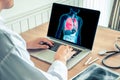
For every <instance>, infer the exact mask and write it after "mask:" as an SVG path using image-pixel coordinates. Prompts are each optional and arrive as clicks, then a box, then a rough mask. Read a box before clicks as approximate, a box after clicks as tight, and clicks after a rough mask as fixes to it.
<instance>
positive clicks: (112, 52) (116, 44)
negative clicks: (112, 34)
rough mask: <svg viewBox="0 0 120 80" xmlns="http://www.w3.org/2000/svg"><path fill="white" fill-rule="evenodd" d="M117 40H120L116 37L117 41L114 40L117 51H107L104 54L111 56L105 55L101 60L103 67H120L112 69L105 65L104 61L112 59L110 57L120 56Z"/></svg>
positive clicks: (119, 67)
mask: <svg viewBox="0 0 120 80" xmlns="http://www.w3.org/2000/svg"><path fill="white" fill-rule="evenodd" d="M119 40H120V39H119V37H118V40H116V43H115V47H116V49H117V50H118V51H117V50H116V51H108V52H106V53H111V54H109V55H107V56H106V57H105V58H104V59H103V60H102V64H103V65H104V66H106V67H108V68H112V69H120V66H116V67H113V66H109V65H107V64H106V63H105V61H106V60H107V59H108V58H110V57H112V56H114V55H117V54H120V46H119V45H118V43H117V42H118V41H119Z"/></svg>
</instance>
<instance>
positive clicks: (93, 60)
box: [88, 58, 99, 64]
mask: <svg viewBox="0 0 120 80" xmlns="http://www.w3.org/2000/svg"><path fill="white" fill-rule="evenodd" d="M97 60H99V58H96V59H94V60H92V61H91V62H89V63H88V64H92V63H94V62H96V61H97Z"/></svg>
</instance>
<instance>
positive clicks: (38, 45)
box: [26, 38, 53, 49]
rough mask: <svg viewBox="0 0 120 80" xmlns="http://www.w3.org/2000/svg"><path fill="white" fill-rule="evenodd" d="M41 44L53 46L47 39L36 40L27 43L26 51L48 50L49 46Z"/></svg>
mask: <svg viewBox="0 0 120 80" xmlns="http://www.w3.org/2000/svg"><path fill="white" fill-rule="evenodd" d="M41 43H47V44H48V45H49V46H53V42H52V41H51V40H49V39H47V38H37V39H35V40H32V41H28V42H27V43H26V44H27V49H48V48H49V46H48V45H47V44H41Z"/></svg>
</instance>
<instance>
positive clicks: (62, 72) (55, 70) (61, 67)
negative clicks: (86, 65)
mask: <svg viewBox="0 0 120 80" xmlns="http://www.w3.org/2000/svg"><path fill="white" fill-rule="evenodd" d="M48 73H50V74H52V75H53V76H57V77H58V78H59V79H60V80H67V77H68V76H67V73H68V70H67V67H66V65H65V64H63V63H62V62H61V61H59V60H56V61H54V62H53V64H52V65H51V66H50V68H49V70H48Z"/></svg>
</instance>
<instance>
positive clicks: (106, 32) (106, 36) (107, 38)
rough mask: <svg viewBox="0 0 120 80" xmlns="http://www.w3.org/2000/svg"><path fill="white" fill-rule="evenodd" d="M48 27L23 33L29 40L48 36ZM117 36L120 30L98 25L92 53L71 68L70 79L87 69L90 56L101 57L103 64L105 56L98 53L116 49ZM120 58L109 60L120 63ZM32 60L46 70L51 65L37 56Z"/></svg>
mask: <svg viewBox="0 0 120 80" xmlns="http://www.w3.org/2000/svg"><path fill="white" fill-rule="evenodd" d="M47 29H48V23H46V24H43V25H40V26H38V27H36V28H34V29H31V30H29V31H26V32H24V33H22V34H21V35H22V37H23V38H24V39H25V40H26V41H29V40H32V39H35V38H38V37H46V34H47ZM117 37H120V32H118V31H114V30H110V29H108V28H103V27H98V29H97V33H96V37H95V41H94V46H93V50H92V52H91V54H89V55H88V56H87V57H86V58H84V59H83V60H82V61H81V62H79V63H78V64H77V65H76V66H75V67H73V68H72V69H71V70H69V72H68V78H69V79H70V78H71V77H73V76H74V75H76V74H77V73H79V72H80V71H82V70H83V69H85V68H86V67H87V66H84V63H85V62H86V60H87V59H88V58H89V57H90V56H92V57H93V58H96V57H99V58H100V60H98V61H97V62H96V63H98V64H100V65H101V60H102V59H103V56H99V55H98V54H97V53H98V52H99V51H101V50H104V49H106V50H115V49H114V46H113V45H114V42H115V40H116V38H117ZM119 58H120V55H117V56H115V57H112V58H111V59H110V60H109V61H108V63H109V64H111V65H120V61H119V60H120V59H119ZM31 60H32V61H33V62H34V63H35V65H36V67H38V68H40V69H42V70H44V71H47V70H48V68H49V67H50V64H48V63H45V62H43V61H40V60H38V59H36V58H33V57H31ZM115 71H116V72H119V73H120V69H117V70H115Z"/></svg>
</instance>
